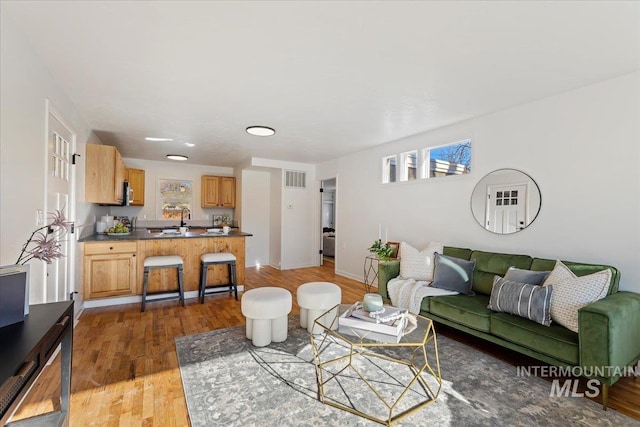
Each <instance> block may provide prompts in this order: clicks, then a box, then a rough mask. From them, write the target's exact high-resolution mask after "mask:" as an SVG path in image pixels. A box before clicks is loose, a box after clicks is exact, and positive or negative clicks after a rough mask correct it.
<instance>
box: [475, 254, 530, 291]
mask: <svg viewBox="0 0 640 427" xmlns="http://www.w3.org/2000/svg"><path fill="white" fill-rule="evenodd" d="M471 259H472V260H475V261H476V269H475V271H474V273H473V286H472V289H473V291H474V292H476V293H479V294H483V295H491V289H492V288H493V276H495V275H496V274H497V275H498V276H504V275H505V274H506V273H507V270H508V269H509V267H516V268H523V269H529V267H530V266H531V257H530V256H529V255H511V254H499V253H494V252H482V251H473V253H472V254H471Z"/></svg>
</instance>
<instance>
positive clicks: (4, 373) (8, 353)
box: [0, 301, 73, 427]
mask: <svg viewBox="0 0 640 427" xmlns="http://www.w3.org/2000/svg"><path fill="white" fill-rule="evenodd" d="M60 343H62V350H61V355H60V357H61V361H62V363H61V364H60V365H61V368H60V369H61V378H60V380H61V386H60V410H59V411H55V412H50V413H47V414H43V415H39V416H36V417H32V418H27V419H24V420H19V421H14V422H12V423H9V424H6V425H7V426H11V427H17V426H68V425H69V397H70V391H71V352H72V347H73V301H64V302H54V303H49V304H36V305H32V306H30V307H29V315H28V316H27V317H26V318H25V320H24V322H20V323H16V324H13V325H10V326H5V327H4V328H0V416H1V417H2V418H1V421H0V425H5V423H6V422H7V421H8V420H9V418H10V417H11V415H12V414H13V412H14V411H15V409H16V408H17V407H18V405H19V403H20V401H21V400H22V398H23V397H24V396H25V395H26V394H27V391H28V390H29V387H30V386H31V385H32V384H33V382H34V381H35V380H36V378H37V377H38V374H39V373H40V372H41V371H42V370H43V369H44V367H45V365H46V364H47V361H48V360H49V358H50V357H51V356H52V355H53V354H54V352H55V350H56V348H57V347H58V345H59V344H60Z"/></svg>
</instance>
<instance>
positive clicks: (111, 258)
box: [84, 241, 138, 300]
mask: <svg viewBox="0 0 640 427" xmlns="http://www.w3.org/2000/svg"><path fill="white" fill-rule="evenodd" d="M137 252H138V242H137V241H127V242H98V243H85V244H84V298H85V299H87V300H91V299H96V298H108V297H114V296H123V295H135V293H136V280H137V271H138V258H137Z"/></svg>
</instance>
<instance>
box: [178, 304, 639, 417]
mask: <svg viewBox="0 0 640 427" xmlns="http://www.w3.org/2000/svg"><path fill="white" fill-rule="evenodd" d="M298 322H299V320H298V317H297V316H290V321H289V336H288V338H287V340H286V341H285V342H283V343H272V344H271V345H269V346H268V347H263V348H256V347H253V346H252V344H251V341H249V340H248V339H247V338H246V336H245V330H244V327H236V328H228V329H221V330H214V331H211V332H207V333H203V334H198V335H193V336H188V337H180V338H176V347H177V353H178V360H179V363H180V373H181V376H182V383H183V386H184V392H185V396H186V400H187V407H188V411H189V417H190V420H191V425H192V426H375V425H380V424H377V423H375V422H373V421H370V420H367V419H365V418H362V417H359V416H357V415H354V414H351V413H349V412H347V411H344V410H341V409H337V408H334V407H332V406H329V405H325V404H323V403H321V402H320V401H319V400H318V393H317V391H318V389H317V384H316V371H315V365H314V363H313V351H312V347H311V344H310V340H309V335H308V333H307V331H306V330H305V329H302V328H300V327H299V323H298ZM338 347H339V346H338ZM341 350H344V348H343V349H340V348H336V345H335V344H333V346H332V345H329V346H326V347H325V348H323V356H328V357H331V356H332V355H334V354H335V353H336V352H340V351H341ZM391 351H402V350H401V349H394V350H391ZM438 353H439V356H440V367H441V373H442V378H443V381H442V388H441V390H440V393H439V395H438V398H437V400H436V401H435V402H434V403H433V404H430V405H428V406H426V407H424V408H422V409H420V410H418V411H416V412H415V413H413V414H411V415H409V416H407V417H406V418H403V419H401V420H399V421H398V422H397V423H395V424H394V425H397V426H425V425H437V426H461V425H464V426H495V425H504V426H570V425H575V426H640V422H638V421H635V420H633V419H631V418H628V417H626V416H624V415H622V414H620V413H618V412H616V411H614V410H612V409H609V410H608V411H603V410H602V408H601V406H600V405H599V404H598V403H596V402H593V401H591V400H589V399H586V398H580V397H550V396H549V395H550V389H551V383H549V382H548V381H545V380H543V379H541V378H536V377H519V376H517V375H516V368H515V367H514V366H512V365H509V364H507V363H505V362H502V361H500V360H497V359H495V358H493V357H491V356H489V355H486V354H484V353H482V352H480V351H477V350H475V349H473V348H470V347H468V346H466V345H464V344H461V343H459V342H457V341H454V340H452V339H448V338H446V337H444V336H438ZM390 355H391V356H397V354H395V355H394V354H390ZM374 359H375V360H368V359H367V358H364V359H363V360H362V361H361V362H359V363H361V365H360V369H361V370H362V371H365V372H368V373H369V374H370V375H371V376H372V377H373V378H375V379H377V384H376V387H378V386H379V387H380V389H381V390H382V391H381V393H382V394H384V395H385V396H386V395H388V397H390V398H394V396H392V395H394V394H395V395H396V396H397V392H398V390H399V389H404V388H403V387H400V388H398V385H399V383H401V382H403V381H406V375H407V374H408V373H407V372H403V369H401V368H398V367H397V366H391V365H387V364H385V362H384V361H380V359H378V358H374ZM409 376H410V375H409ZM423 377H424V378H425V379H426V380H427V382H428V384H429V385H430V386H433V387H432V388H435V390H437V383H435V382H434V379H433V377H431V375H429V374H423ZM331 384H332V385H331V386H329V384H327V386H326V387H325V396H327V395H330V397H328V398H330V399H334V400H335V401H336V402H339V403H341V404H343V405H345V406H349V407H352V408H354V409H357V410H360V411H362V412H367V413H371V412H372V411H373V412H376V411H378V412H380V411H381V413H385V409H384V407H382V409H381V408H380V407H379V406H380V403H379V401H378V400H377V399H376V398H375V396H374V395H373V394H372V393H371V391H370V390H369V389H368V388H367V387H366V386H364V387H362V381H361V380H360V379H359V378H357V376H356V375H352V374H351V373H349V372H347V371H345V372H344V373H343V375H342V376H341V377H340V379H339V380H338V381H334V382H332V383H331ZM429 396H430V392H429V390H428V389H423V388H422V387H420V386H419V384H418V385H414V386H413V387H412V388H411V389H410V391H409V392H408V393H407V394H406V395H405V396H403V399H402V400H401V402H399V403H402V404H406V405H411V404H413V403H415V402H417V401H420V400H421V399H423V398H428V397H429ZM374 407H375V408H376V409H374ZM376 415H378V416H377V417H378V418H380V416H379V415H380V413H377V414H376Z"/></svg>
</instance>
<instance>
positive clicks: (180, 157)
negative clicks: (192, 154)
mask: <svg viewBox="0 0 640 427" xmlns="http://www.w3.org/2000/svg"><path fill="white" fill-rule="evenodd" d="M167 159H171V160H181V161H182V160H187V159H188V157H187V156H183V155H181V154H167Z"/></svg>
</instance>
